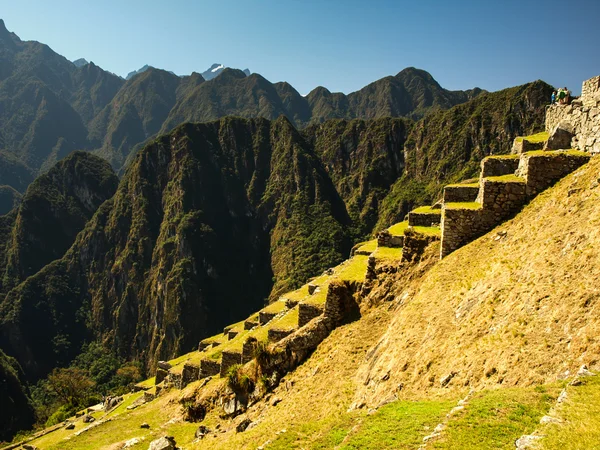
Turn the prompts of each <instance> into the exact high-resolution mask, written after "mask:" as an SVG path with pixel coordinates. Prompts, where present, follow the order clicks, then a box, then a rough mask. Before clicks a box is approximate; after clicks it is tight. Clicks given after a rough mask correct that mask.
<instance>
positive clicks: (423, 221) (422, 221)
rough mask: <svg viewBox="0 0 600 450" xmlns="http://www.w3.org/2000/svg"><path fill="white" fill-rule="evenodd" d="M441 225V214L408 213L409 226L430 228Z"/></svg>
mask: <svg viewBox="0 0 600 450" xmlns="http://www.w3.org/2000/svg"><path fill="white" fill-rule="evenodd" d="M439 223H440V214H439V213H437V214H436V213H414V212H409V213H408V225H409V226H411V227H430V226H432V225H439Z"/></svg>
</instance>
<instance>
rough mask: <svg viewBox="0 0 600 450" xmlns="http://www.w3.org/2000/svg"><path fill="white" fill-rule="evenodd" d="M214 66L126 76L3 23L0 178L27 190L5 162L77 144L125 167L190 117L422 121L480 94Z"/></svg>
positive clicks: (391, 80)
mask: <svg viewBox="0 0 600 450" xmlns="http://www.w3.org/2000/svg"><path fill="white" fill-rule="evenodd" d="M210 73H211V74H213V72H210ZM214 73H218V75H217V76H215V77H214V78H211V77H209V78H211V79H210V80H209V81H206V82H205V80H204V78H203V77H202V75H200V74H197V73H193V74H192V75H190V76H186V77H178V76H176V75H174V74H173V73H171V72H167V71H164V70H159V69H154V68H152V67H148V68H146V70H144V71H142V72H141V73H138V74H137V75H135V76H133V77H131V78H129V79H127V80H123V79H122V78H120V77H118V76H116V75H114V74H112V73H110V72H107V71H105V70H102V69H101V68H99V67H97V66H96V65H94V64H93V63H87V61H85V60H77V61H76V62H75V63H73V62H71V61H68V60H67V59H66V58H64V57H62V56H60V55H58V54H57V53H55V52H53V51H52V50H51V49H50V48H49V47H48V46H46V45H44V44H40V43H39V42H34V41H27V42H26V41H21V40H20V39H19V38H18V36H17V35H15V34H14V33H11V32H9V31H8V30H7V29H6V27H5V25H4V22H2V21H1V20H0V130H1V131H0V177H1V178H0V184H7V185H10V186H12V187H13V188H15V189H17V190H18V191H21V192H23V191H24V189H25V188H26V187H27V185H28V184H29V182H31V180H30V179H29V180H28V179H26V177H23V176H21V177H20V178H19V179H12V178H11V179H8V178H7V179H4V176H6V175H3V174H4V173H5V172H11V173H12V172H13V170H12V169H11V170H7V169H6V167H7V165H9V164H14V162H17V163H19V164H21V165H22V166H23V168H24V170H25V171H26V172H29V173H31V174H33V175H34V176H35V175H38V174H39V173H41V172H43V171H46V170H48V169H49V168H50V167H51V166H52V165H53V164H54V163H55V162H56V161H58V160H60V159H61V158H64V157H65V156H67V155H68V154H69V153H71V152H73V151H75V150H89V151H95V152H97V153H98V154H99V155H100V156H102V157H103V158H105V159H107V160H108V161H109V162H110V163H111V165H112V166H113V168H114V169H115V170H117V171H122V170H123V168H124V165H126V163H127V162H128V161H131V160H132V158H133V155H134V154H135V152H136V151H138V150H139V149H140V148H141V147H142V146H143V145H142V144H144V143H145V142H147V140H148V139H150V138H152V137H155V136H156V135H157V134H158V133H159V132H160V133H167V132H169V131H171V130H172V129H173V128H175V127H177V126H178V125H180V124H182V123H186V122H206V121H211V120H216V119H219V118H221V117H224V116H228V115H234V116H240V117H245V118H252V117H263V118H266V119H270V120H274V119H276V118H278V117H279V116H281V115H284V116H286V117H287V118H288V119H289V120H290V121H291V123H292V124H294V126H295V127H297V128H303V127H306V126H307V125H309V124H314V123H321V122H323V121H325V120H327V119H331V118H341V119H347V120H351V119H354V118H364V119H371V118H380V117H389V116H391V117H404V116H405V117H411V118H419V117H421V116H422V115H423V114H424V113H425V112H426V111H428V110H429V109H432V108H434V109H435V108H441V109H447V108H450V107H451V106H454V105H456V104H459V103H462V102H465V101H467V100H469V99H471V98H473V97H475V96H477V95H478V94H479V93H480V92H481V91H480V90H479V89H474V90H471V91H465V92H462V91H457V92H452V91H447V90H445V89H443V88H441V87H440V86H439V84H438V83H437V82H436V81H435V80H434V79H433V78H432V77H431V75H429V74H428V73H427V72H424V71H422V70H418V69H414V68H409V69H405V70H403V71H402V72H400V73H399V74H398V75H396V76H394V77H386V78H383V79H381V80H379V81H376V82H374V83H372V84H370V85H369V86H367V87H365V88H363V89H361V90H360V91H357V92H354V93H352V94H349V95H345V94H341V93H330V92H329V91H328V90H327V89H325V88H322V87H319V88H316V89H315V90H313V91H312V92H311V93H310V94H309V95H308V96H306V97H302V96H301V95H300V94H299V93H298V92H297V91H296V90H295V89H294V88H293V87H292V86H290V85H289V84H288V83H275V84H273V83H271V82H269V81H268V80H266V79H265V78H263V77H262V76H260V75H258V74H251V75H250V73H249V72H248V71H247V70H246V71H241V70H236V69H229V68H218V70H217V71H216V72H214ZM2 155H4V156H2Z"/></svg>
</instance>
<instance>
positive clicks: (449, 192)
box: [444, 184, 479, 203]
mask: <svg viewBox="0 0 600 450" xmlns="http://www.w3.org/2000/svg"><path fill="white" fill-rule="evenodd" d="M478 193H479V185H477V186H469V185H464V186H461V185H459V184H454V185H450V186H446V187H445V188H444V203H462V202H474V201H475V199H476V198H477V194H478Z"/></svg>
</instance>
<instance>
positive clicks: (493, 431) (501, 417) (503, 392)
mask: <svg viewBox="0 0 600 450" xmlns="http://www.w3.org/2000/svg"><path fill="white" fill-rule="evenodd" d="M559 393H560V386H559V385H552V386H538V387H528V388H504V389H495V390H488V391H483V392H479V393H477V394H475V395H474V396H473V398H471V400H469V403H468V405H467V406H466V407H465V410H464V411H463V412H461V413H458V414H457V415H456V416H454V417H453V418H452V419H451V420H450V421H449V422H448V426H447V428H446V429H445V430H444V432H443V434H442V438H441V439H440V440H439V441H435V442H433V445H432V448H443V449H461V450H476V449H477V450H479V449H484V448H485V449H487V448H490V449H491V448H493V449H514V448H515V440H516V439H518V438H519V437H521V436H522V435H524V434H530V433H532V432H533V431H534V430H535V429H536V428H537V427H538V425H539V421H540V419H541V418H542V416H544V415H545V414H546V413H547V412H548V410H549V409H550V408H551V407H552V405H553V404H554V402H555V401H556V398H557V397H558V394H559ZM555 448H560V447H555Z"/></svg>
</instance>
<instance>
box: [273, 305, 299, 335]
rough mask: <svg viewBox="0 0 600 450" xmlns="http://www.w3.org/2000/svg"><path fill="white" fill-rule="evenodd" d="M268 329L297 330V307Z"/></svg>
mask: <svg viewBox="0 0 600 450" xmlns="http://www.w3.org/2000/svg"><path fill="white" fill-rule="evenodd" d="M269 328H272V329H275V328H276V329H278V330H293V329H295V328H298V307H297V306H296V307H295V308H293V309H290V310H289V312H288V313H287V314H286V315H285V316H283V317H282V318H281V319H279V320H277V321H276V322H273V324H270V326H269Z"/></svg>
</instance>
